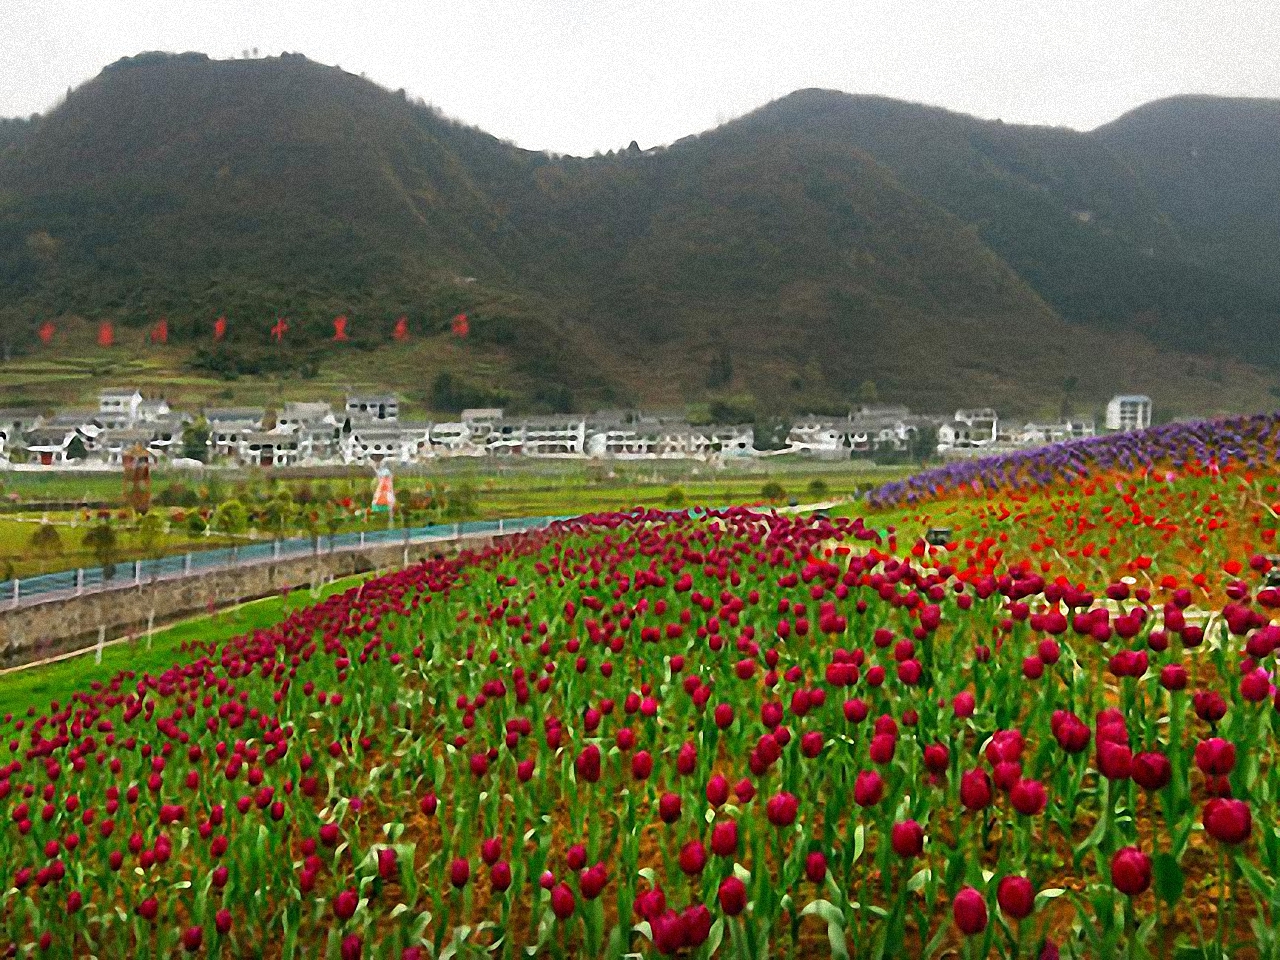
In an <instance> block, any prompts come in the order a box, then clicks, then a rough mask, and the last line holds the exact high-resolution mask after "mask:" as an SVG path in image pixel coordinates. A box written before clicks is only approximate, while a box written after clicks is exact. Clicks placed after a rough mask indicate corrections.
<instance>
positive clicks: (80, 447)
mask: <svg viewBox="0 0 1280 960" xmlns="http://www.w3.org/2000/svg"><path fill="white" fill-rule="evenodd" d="M88 456H89V451H88V450H86V449H85V448H84V440H83V439H81V437H80V435H79V434H76V435H75V436H74V437H72V438H71V442H70V443H68V444H67V459H68V460H85V459H87V458H88Z"/></svg>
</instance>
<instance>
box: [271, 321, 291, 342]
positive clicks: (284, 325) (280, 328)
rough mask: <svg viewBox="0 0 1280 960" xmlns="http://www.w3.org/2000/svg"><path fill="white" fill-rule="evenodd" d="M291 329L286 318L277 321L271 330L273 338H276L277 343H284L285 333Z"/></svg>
mask: <svg viewBox="0 0 1280 960" xmlns="http://www.w3.org/2000/svg"><path fill="white" fill-rule="evenodd" d="M288 329H289V321H288V320H286V319H285V318H284V317H280V318H279V319H277V320H276V325H275V326H274V327H272V328H271V336H273V337H274V338H275V341H276V343H282V342H284V335H285V332H286V331H287V330H288Z"/></svg>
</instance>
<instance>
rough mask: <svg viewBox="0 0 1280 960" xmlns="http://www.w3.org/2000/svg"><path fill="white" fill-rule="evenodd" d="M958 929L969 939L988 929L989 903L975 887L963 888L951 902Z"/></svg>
mask: <svg viewBox="0 0 1280 960" xmlns="http://www.w3.org/2000/svg"><path fill="white" fill-rule="evenodd" d="M951 915H952V917H954V919H955V922H956V927H957V928H958V929H959V930H960V932H961V933H963V934H964V935H965V936H967V937H972V936H975V935H976V934H979V933H981V932H982V931H983V930H985V929H987V901H986V900H985V899H983V896H982V894H981V893H979V892H978V891H977V890H975V889H974V888H973V887H964V888H962V889H961V890H960V891H959V892H958V893H957V894H956V896H955V899H954V900H953V901H951Z"/></svg>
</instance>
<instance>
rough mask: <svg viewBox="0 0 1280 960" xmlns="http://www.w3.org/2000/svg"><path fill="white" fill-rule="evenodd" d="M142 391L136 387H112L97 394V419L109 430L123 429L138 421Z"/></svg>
mask: <svg viewBox="0 0 1280 960" xmlns="http://www.w3.org/2000/svg"><path fill="white" fill-rule="evenodd" d="M142 399H143V398H142V391H140V390H138V389H137V388H136V387H112V388H108V389H106V390H103V391H101V392H100V393H99V394H98V419H99V420H100V421H101V422H102V425H103V426H104V427H106V428H108V429H110V430H123V429H126V428H128V427H132V426H133V425H134V424H135V423H137V422H138V418H139V415H140V410H141V408H142Z"/></svg>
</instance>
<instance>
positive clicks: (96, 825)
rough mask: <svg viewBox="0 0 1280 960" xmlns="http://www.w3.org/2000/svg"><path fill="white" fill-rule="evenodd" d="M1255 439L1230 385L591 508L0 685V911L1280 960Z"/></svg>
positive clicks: (1279, 774)
mask: <svg viewBox="0 0 1280 960" xmlns="http://www.w3.org/2000/svg"><path fill="white" fill-rule="evenodd" d="M1278 444H1280V419H1277V418H1273V417H1255V418H1238V419H1235V420H1231V421H1221V422H1218V423H1214V424H1199V425H1195V424H1192V425H1188V424H1181V425H1174V426H1170V427H1161V428H1157V429H1154V430H1150V431H1146V432H1143V433H1141V434H1130V435H1121V436H1118V437H1106V438H1098V439H1096V440H1089V441H1080V442H1076V443H1073V444H1069V445H1063V446H1061V447H1056V448H1047V449H1045V450H1043V451H1035V452H1029V453H1025V454H1019V455H1012V456H1009V457H1005V458H1001V459H999V460H992V461H978V462H966V463H963V464H953V465H948V466H946V467H942V468H938V469H936V470H933V471H928V472H926V473H923V474H919V475H916V476H914V477H911V478H908V479H905V480H900V481H893V482H890V483H887V484H885V485H884V486H882V487H881V488H880V489H879V490H878V491H877V493H876V494H875V495H874V496H873V497H872V498H871V501H870V502H869V503H867V504H865V505H864V509H862V510H861V511H856V510H855V508H852V507H851V508H848V510H847V511H846V512H847V515H843V516H842V515H835V516H832V517H805V516H794V517H793V516H778V515H776V514H770V513H767V512H762V511H755V510H752V509H749V508H742V507H726V508H724V509H712V510H705V511H701V510H700V511H696V512H693V513H690V512H689V511H684V510H681V511H663V510H658V509H644V508H637V509H634V510H629V511H627V512H625V513H619V512H598V513H593V514H589V515H585V516H582V517H580V518H578V519H576V520H573V521H568V522H564V523H561V524H559V525H557V526H556V527H554V528H553V529H551V530H549V531H545V532H539V533H536V534H529V535H525V536H522V537H520V538H517V539H515V540H513V541H512V542H510V543H507V544H504V545H503V546H501V547H495V548H492V549H489V550H485V551H477V552H471V553H466V554H463V555H461V556H460V557H458V558H456V559H443V558H441V559H438V560H435V561H432V562H427V563H423V564H420V565H418V566H415V567H412V568H409V569H408V570H405V571H402V572H398V573H394V574H390V575H387V576H384V577H381V578H378V579H375V580H372V581H369V582H366V583H363V584H361V585H360V586H358V587H353V588H351V589H348V590H345V591H342V592H338V593H335V594H333V595H332V596H329V597H327V598H324V599H320V600H318V602H315V603H305V604H302V605H298V606H294V604H295V603H296V602H297V601H298V600H299V599H301V598H299V597H293V598H290V602H289V608H288V609H285V608H284V607H283V606H282V607H281V609H280V610H279V611H275V610H274V609H272V608H269V607H264V608H263V613H262V615H257V614H255V615H253V616H254V619H253V621H252V622H246V623H245V624H244V626H243V629H242V630H241V632H239V633H237V634H236V635H235V636H232V637H230V638H228V637H227V633H226V631H225V630H224V629H222V628H220V627H218V626H217V625H216V623H212V622H209V621H197V622H195V623H193V624H191V625H188V626H186V627H184V628H183V629H184V630H185V631H186V632H184V633H183V634H182V635H181V636H182V639H181V641H180V643H179V645H178V647H177V649H176V651H175V650H173V649H172V648H170V649H169V650H167V651H166V656H165V659H166V660H170V661H171V660H174V659H176V660H177V662H176V663H174V664H173V665H172V666H167V665H166V666H165V667H164V668H163V669H162V668H161V664H159V663H152V662H144V661H141V660H137V661H134V662H131V663H129V664H128V667H129V669H128V670H127V671H125V672H122V673H118V674H116V675H114V676H111V677H109V678H106V677H104V676H103V675H102V674H97V675H94V676H93V677H88V676H86V677H85V680H86V681H90V682H88V683H87V684H86V685H85V686H84V687H82V688H81V689H80V690H79V691H78V692H77V693H75V694H74V695H73V696H70V697H68V696H65V695H60V696H59V698H58V700H57V702H54V703H44V702H42V703H39V704H38V705H37V704H35V703H31V704H30V705H29V706H28V708H27V710H25V711H23V710H22V709H21V704H22V702H23V701H22V699H20V698H16V697H15V699H13V700H12V703H13V704H14V705H15V706H17V707H18V708H19V709H16V710H15V711H14V712H13V713H12V714H11V715H7V716H5V718H4V721H3V724H2V725H0V729H2V730H3V731H4V732H5V734H6V739H8V741H9V748H10V749H9V753H10V760H9V762H8V765H7V766H6V767H5V768H4V769H3V770H2V771H0V817H2V818H3V823H4V826H3V828H2V829H0V860H2V861H3V865H2V866H0V872H2V873H3V876H0V889H3V890H4V891H6V892H5V893H3V894H2V895H0V904H2V906H0V929H3V931H4V933H3V936H4V937H6V938H7V939H8V940H9V941H10V942H11V943H12V944H13V946H14V950H15V952H18V953H20V954H21V953H22V952H24V951H35V952H37V953H40V954H44V955H51V956H90V955H93V956H131V957H133V956H137V957H158V956H170V955H177V954H182V953H186V954H190V955H199V954H205V955H212V956H226V957H237V956H245V955H261V956H266V957H272V958H275V957H311V956H316V957H326V958H327V957H341V958H355V957H379V958H405V960H413V958H422V957H437V958H444V957H446V956H448V957H466V956H475V957H479V956H488V957H516V956H525V955H528V954H529V953H530V952H532V953H535V954H537V955H545V956H552V957H568V956H592V957H595V956H606V957H622V956H624V955H628V954H640V955H677V954H678V955H685V956H693V957H703V958H706V957H711V956H719V957H731V958H739V957H742V958H746V957H751V958H763V957H775V956H802V957H826V956H834V957H846V956H859V957H881V956H911V957H942V956H966V957H988V956H1001V957H1014V956H1032V957H1046V958H1047V957H1054V956H1070V957H1080V958H1083V957H1108V958H1109V957H1118V956H1127V957H1171V956H1176V957H1184V958H1192V957H1195V958H1208V957H1215V958H1225V957H1258V958H1263V957H1277V956H1280V936H1278V935H1277V933H1276V932H1275V931H1276V926H1277V921H1278V920H1280V917H1278V916H1277V910H1280V884H1278V879H1280V832H1278V831H1277V827H1276V824H1277V819H1278V817H1277V814H1278V813H1280V810H1278V809H1277V797H1278V796H1280V770H1277V767H1276V764H1275V762H1274V755H1275V748H1274V736H1275V733H1274V728H1275V722H1276V721H1275V715H1276V710H1277V708H1278V707H1280V700H1278V699H1277V695H1276V688H1275V675H1274V670H1275V651H1276V649H1277V648H1278V647H1280V626H1277V625H1275V624H1273V623H1272V612H1273V611H1274V610H1275V609H1276V608H1277V607H1280V586H1277V585H1274V584H1273V583H1272V578H1271V575H1272V572H1273V568H1272V559H1271V556H1270V554H1271V552H1272V551H1273V549H1274V540H1275V536H1276V529H1277V527H1280V521H1278V520H1277V511H1280V490H1278V489H1277V488H1278V486H1280V469H1278V468H1277V465H1276V460H1277V450H1278ZM939 528H946V529H947V531H948V532H947V534H946V535H945V536H934V537H933V538H932V539H935V540H938V541H940V542H939V543H938V544H937V545H929V544H928V543H927V542H926V541H925V540H924V539H923V537H924V534H925V533H926V531H929V530H935V531H937V530H938V529H939ZM941 541H945V542H941ZM1277 572H1280V571H1277ZM282 603H283V601H282ZM276 613H278V614H279V615H280V616H281V617H282V619H279V620H278V621H274V620H273V616H274V615H275V614H276ZM223 626H224V627H225V626H226V624H224V625H223ZM104 666H107V664H104ZM122 666H123V664H122ZM148 671H151V672H148ZM32 676H36V674H32ZM8 679H9V678H0V691H3V690H4V684H5V683H6V682H7V681H8ZM59 683H60V684H61V683H62V681H59ZM52 689H53V688H52V687H50V688H47V690H52ZM58 689H60V690H65V689H66V688H65V686H59V687H58ZM47 690H46V692H47ZM35 693H37V691H31V692H28V693H25V694H23V695H22V696H24V697H27V698H28V699H31V698H33V696H34V694H35Z"/></svg>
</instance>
